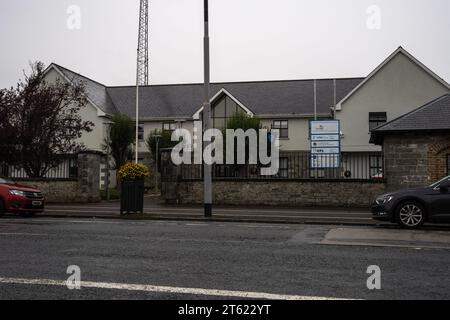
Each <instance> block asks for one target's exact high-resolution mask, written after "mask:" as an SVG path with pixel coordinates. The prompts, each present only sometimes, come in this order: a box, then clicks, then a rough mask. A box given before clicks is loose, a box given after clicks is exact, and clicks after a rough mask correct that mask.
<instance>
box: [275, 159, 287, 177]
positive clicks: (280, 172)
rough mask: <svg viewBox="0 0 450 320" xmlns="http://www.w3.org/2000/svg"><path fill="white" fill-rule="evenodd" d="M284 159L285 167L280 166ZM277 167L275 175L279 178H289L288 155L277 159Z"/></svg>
mask: <svg viewBox="0 0 450 320" xmlns="http://www.w3.org/2000/svg"><path fill="white" fill-rule="evenodd" d="M283 161H285V163H286V167H282V166H281V164H282V163H283ZM279 164H280V166H279V168H278V174H277V177H278V178H280V179H289V158H288V157H280V159H279Z"/></svg>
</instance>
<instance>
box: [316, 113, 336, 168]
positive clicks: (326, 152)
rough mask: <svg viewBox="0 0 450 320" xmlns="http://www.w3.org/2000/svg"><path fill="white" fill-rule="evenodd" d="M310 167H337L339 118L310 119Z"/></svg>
mask: <svg viewBox="0 0 450 320" xmlns="http://www.w3.org/2000/svg"><path fill="white" fill-rule="evenodd" d="M310 140H311V167H312V168H314V169H324V168H339V167H340V159H341V125H340V122H339V120H326V121H311V124H310Z"/></svg>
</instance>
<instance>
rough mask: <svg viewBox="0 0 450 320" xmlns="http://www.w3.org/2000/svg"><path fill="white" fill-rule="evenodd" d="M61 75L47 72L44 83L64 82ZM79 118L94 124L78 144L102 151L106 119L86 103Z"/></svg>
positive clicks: (51, 71)
mask: <svg viewBox="0 0 450 320" xmlns="http://www.w3.org/2000/svg"><path fill="white" fill-rule="evenodd" d="M61 78H62V77H61V75H60V74H59V73H58V72H57V71H56V70H55V69H51V70H49V71H48V73H47V75H46V81H47V82H48V83H54V82H56V80H57V79H60V80H61V81H65V80H64V79H61ZM80 115H81V118H82V119H83V120H84V121H91V122H93V123H94V127H93V131H91V132H88V133H84V134H83V136H82V138H81V139H79V142H81V143H83V144H84V145H85V146H86V148H87V149H89V150H95V151H102V149H101V145H102V143H103V141H104V138H105V136H106V125H105V124H106V123H108V122H109V120H108V119H107V118H106V117H99V116H98V112H97V108H95V107H94V106H93V105H92V104H91V103H89V102H88V103H87V105H86V107H85V108H83V109H81V111H80Z"/></svg>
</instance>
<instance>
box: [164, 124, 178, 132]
mask: <svg viewBox="0 0 450 320" xmlns="http://www.w3.org/2000/svg"><path fill="white" fill-rule="evenodd" d="M176 129H177V124H176V122H164V123H163V131H169V132H173V131H175V130H176Z"/></svg>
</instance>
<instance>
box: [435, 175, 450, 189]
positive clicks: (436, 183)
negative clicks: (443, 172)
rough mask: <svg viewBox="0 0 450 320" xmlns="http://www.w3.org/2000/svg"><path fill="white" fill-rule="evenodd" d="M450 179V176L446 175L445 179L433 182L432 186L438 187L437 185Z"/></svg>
mask: <svg viewBox="0 0 450 320" xmlns="http://www.w3.org/2000/svg"><path fill="white" fill-rule="evenodd" d="M449 180H450V176H448V177H445V178H444V179H442V180H439V181H438V182H435V183H433V184H432V185H431V187H432V188H436V187H438V186H439V185H440V184H441V183H442V182H444V181H449Z"/></svg>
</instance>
